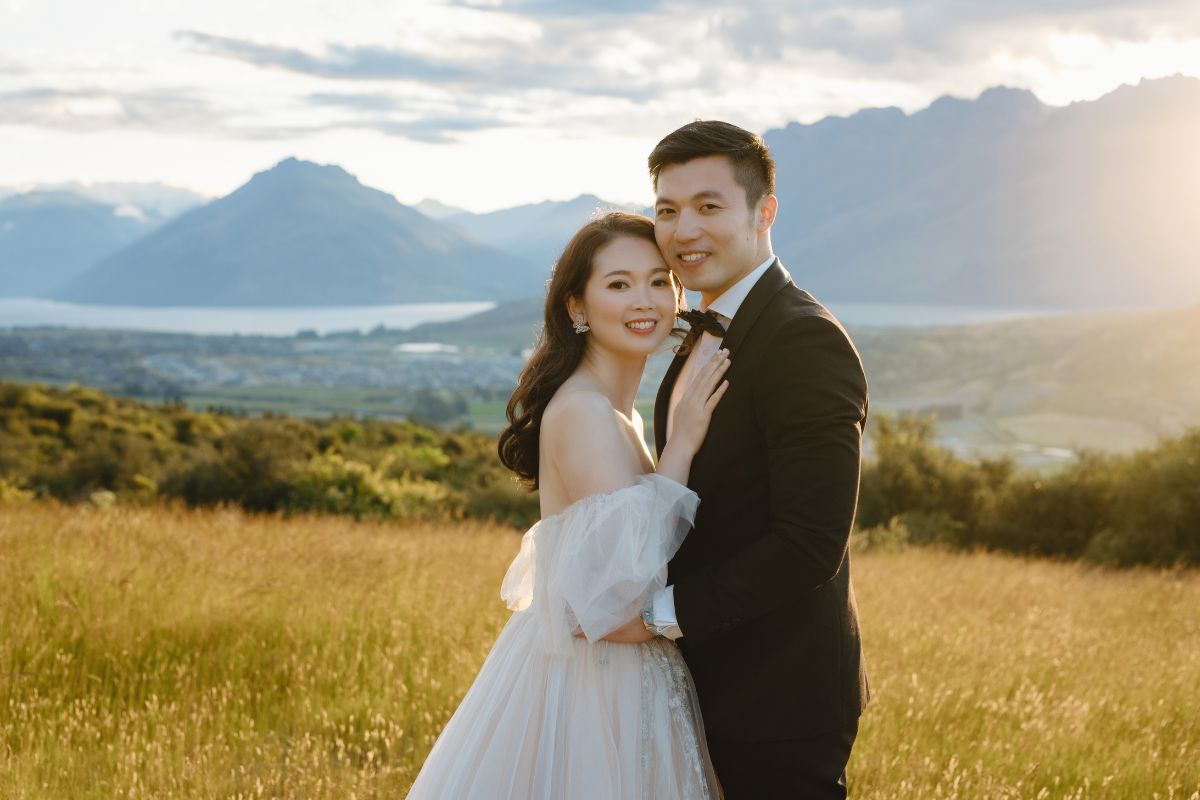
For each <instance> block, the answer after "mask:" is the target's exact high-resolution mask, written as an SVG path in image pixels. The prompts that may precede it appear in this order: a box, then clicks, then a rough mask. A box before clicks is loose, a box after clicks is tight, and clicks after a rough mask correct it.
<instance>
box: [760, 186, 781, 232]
mask: <svg viewBox="0 0 1200 800" xmlns="http://www.w3.org/2000/svg"><path fill="white" fill-rule="evenodd" d="M778 212H779V198H777V197H776V196H775V195H773V194H768V195H766V196H764V197H763V199H761V200H759V201H758V205H757V208H755V210H754V227H755V229H756V230H757V231H758V232H759V233H766V232H767V231H769V230H771V226H772V225H774V224H775V215H776V214H777V213H778Z"/></svg>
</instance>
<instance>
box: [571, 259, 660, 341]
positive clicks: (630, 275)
mask: <svg viewBox="0 0 1200 800" xmlns="http://www.w3.org/2000/svg"><path fill="white" fill-rule="evenodd" d="M673 280H674V279H673V278H672V277H671V271H670V270H669V269H667V265H666V264H665V263H663V259H662V255H661V254H660V253H659V250H658V247H657V245H655V244H654V242H650V241H647V240H645V239H637V238H634V237H631V236H622V237H620V238H618V239H613V240H612V241H611V242H609V243H608V244H606V245H604V247H602V248H600V249H599V250H598V251H597V252H596V255H595V257H594V258H593V259H592V273H591V275H590V276H589V278H588V282H587V285H586V286H585V287H584V293H583V302H582V303H572V304H571V309H570V310H571V313H572V316H574V315H575V314H576V313H577V312H579V311H582V313H583V315H584V317H586V319H587V324H588V325H589V326H590V327H591V331H590V332H589V333H588V334H587V336H589V337H591V342H590V344H592V345H593V346H598V347H603V348H606V349H609V350H613V351H615V352H618V353H629V354H636V355H650V354H651V353H653V352H654V351H655V350H657V349H658V348H659V346H660V345H662V343H663V340H664V339H666V338H667V336H668V335H670V333H671V328H672V326H673V325H674V323H675V285H674V283H672V281H673Z"/></svg>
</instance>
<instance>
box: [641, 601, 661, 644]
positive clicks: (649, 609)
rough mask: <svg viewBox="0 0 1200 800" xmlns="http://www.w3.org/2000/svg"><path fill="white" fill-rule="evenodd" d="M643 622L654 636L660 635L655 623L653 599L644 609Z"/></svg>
mask: <svg viewBox="0 0 1200 800" xmlns="http://www.w3.org/2000/svg"><path fill="white" fill-rule="evenodd" d="M642 624H643V625H645V626H646V630H648V631H649V632H650V633H651V634H652V635H654V636H660V635H661V634H660V633H659V630H658V626H657V625H655V624H654V603H653V601H652V602H651V603H650V604H649V605H648V606H646V607H645V608H643V609H642Z"/></svg>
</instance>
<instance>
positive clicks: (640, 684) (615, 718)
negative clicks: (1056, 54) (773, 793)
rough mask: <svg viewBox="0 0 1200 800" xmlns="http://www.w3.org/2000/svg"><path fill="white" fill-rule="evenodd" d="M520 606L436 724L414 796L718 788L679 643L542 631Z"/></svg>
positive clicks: (662, 797) (585, 796) (667, 799)
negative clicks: (558, 637) (438, 729)
mask: <svg viewBox="0 0 1200 800" xmlns="http://www.w3.org/2000/svg"><path fill="white" fill-rule="evenodd" d="M537 625H538V623H537V621H536V619H535V615H534V614H532V613H530V612H528V611H518V612H517V613H514V614H513V615H512V617H511V618H510V620H509V622H508V624H507V625H506V626H505V627H504V629H503V631H502V632H501V634H500V636H499V638H498V639H497V641H496V644H495V645H494V646H493V648H492V651H491V652H490V653H489V654H488V657H487V659H486V661H485V662H484V664H483V667H482V668H481V669H480V671H479V675H478V676H477V677H476V679H475V682H474V684H473V685H472V686H471V688H470V690H469V691H468V692H467V694H466V696H465V697H464V698H463V701H462V703H461V705H460V706H459V707H458V710H457V711H456V712H455V713H454V716H453V717H452V718H451V719H450V722H449V723H448V724H447V725H446V728H445V729H444V730H443V731H442V734H441V736H440V737H439V738H438V740H437V742H436V743H435V744H434V746H433V749H432V750H431V751H430V753H429V757H428V759H427V760H426V762H425V765H424V766H423V767H422V769H421V772H420V774H419V775H418V776H417V779H416V782H415V783H414V784H413V786H412V789H411V791H410V792H409V795H408V798H409V800H508V799H511V800H517V798H522V799H525V798H528V800H564V799H565V798H570V799H571V800H633V799H640V798H653V800H704V799H705V798H716V797H718V796H719V792H718V789H717V781H716V776H715V773H714V772H713V769H712V764H711V762H710V760H709V757H708V751H707V749H706V747H705V745H704V731H703V726H702V724H701V720H700V713H699V704H698V702H697V701H696V697H695V690H694V689H693V687H692V681H691V676H690V675H689V673H688V671H687V666H686V665H685V664H684V662H683V658H682V656H681V655H680V654H679V651H678V649H677V648H676V647H675V645H674V644H673V643H671V642H669V641H667V640H665V639H653V640H651V641H650V642H647V643H645V644H640V645H630V644H612V643H609V642H604V641H599V642H595V643H589V642H588V641H587V640H585V639H574V640H573V643H572V645H571V646H572V649H573V650H574V652H572V653H571V654H569V655H565V654H561V653H557V654H556V653H548V652H547V651H546V650H545V649H544V648H543V647H540V646H539V643H538V632H537Z"/></svg>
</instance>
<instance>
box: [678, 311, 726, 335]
mask: <svg viewBox="0 0 1200 800" xmlns="http://www.w3.org/2000/svg"><path fill="white" fill-rule="evenodd" d="M679 316H680V317H681V318H682V319H683V320H684V321H686V322H687V324H688V325H691V326H692V331H693V332H696V333H695V336H697V337H698V336H699V335H700V334H701V333H704V332H705V331H707V332H708V333H711V334H712V335H713V336H715V337H717V338H718V339H722V338H724V337H725V326H724V325H722V324H721V320H720V319H719V318H718V317H717V312H715V311H711V310H710V311H698V310H696V309H694V308H689V309H688V310H687V311H681V312H679Z"/></svg>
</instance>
